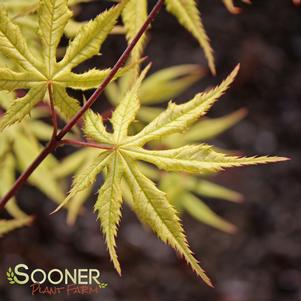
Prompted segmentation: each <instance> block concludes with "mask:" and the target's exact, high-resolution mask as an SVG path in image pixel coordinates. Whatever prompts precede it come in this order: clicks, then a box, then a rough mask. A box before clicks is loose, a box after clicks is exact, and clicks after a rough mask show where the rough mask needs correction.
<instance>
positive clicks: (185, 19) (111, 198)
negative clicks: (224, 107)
mask: <svg viewBox="0 0 301 301" xmlns="http://www.w3.org/2000/svg"><path fill="white" fill-rule="evenodd" d="M2 2H6V3H4V5H3V3H2V6H1V7H0V52H1V54H2V55H3V56H5V58H6V59H5V60H3V59H1V60H0V91H8V92H9V93H7V94H6V96H5V97H4V96H3V95H2V94H1V95H2V96H3V99H4V100H3V101H2V102H1V106H2V107H3V108H4V111H5V113H4V115H3V116H1V118H0V131H1V134H0V135H1V137H0V139H1V146H0V159H1V160H0V162H1V164H2V165H3V166H1V169H0V170H1V172H3V175H1V177H3V178H4V179H5V180H4V182H3V183H5V184H4V185H2V186H1V189H0V194H1V196H3V195H4V194H5V192H6V191H7V190H8V189H9V187H10V186H12V183H13V182H14V181H15V173H16V170H18V171H23V170H25V169H26V167H27V166H28V165H29V164H30V162H31V161H32V160H33V159H34V157H35V156H36V155H37V154H38V153H39V151H40V150H41V148H42V146H41V143H40V142H39V141H41V140H42V141H43V140H45V138H46V139H49V138H50V136H51V135H52V131H51V130H50V128H49V126H48V125H47V124H45V123H43V122H41V121H40V120H39V118H40V117H41V111H40V108H39V107H37V105H38V104H39V103H40V102H42V101H44V102H46V103H47V104H48V105H49V104H50V105H52V104H53V105H54V107H55V109H56V110H57V111H58V112H59V113H60V114H61V116H62V117H63V119H65V120H68V119H70V118H71V117H72V116H74V115H75V114H76V113H77V112H78V111H79V110H80V108H81V105H80V102H79V101H78V100H77V99H75V98H73V97H71V96H70V95H69V94H68V93H67V89H68V88H71V89H76V90H81V91H84V90H88V89H92V88H95V87H97V86H98V85H99V84H100V83H101V82H102V81H103V79H104V78H105V77H106V76H107V75H108V74H109V72H110V69H106V70H99V69H91V70H88V71H86V72H84V73H82V74H78V73H75V72H74V68H76V67H77V66H78V65H80V64H81V63H82V62H84V61H86V60H87V59H89V58H91V57H93V56H95V55H98V54H99V51H100V47H101V46H102V44H103V42H104V41H105V40H106V38H107V37H108V35H109V34H110V33H111V32H112V31H113V30H114V28H115V26H116V24H117V20H118V18H119V17H120V16H121V17H122V19H123V22H124V26H125V30H126V37H127V39H128V41H130V40H131V39H132V38H133V36H134V35H135V33H136V32H137V31H138V29H139V28H140V27H141V25H142V24H143V23H144V21H145V19H146V15H147V1H146V0H139V1H137V0H121V1H119V3H118V4H116V5H114V6H113V7H112V8H111V9H109V10H107V11H104V12H102V13H101V14H100V15H98V16H97V17H96V18H95V19H94V20H92V21H89V22H87V23H85V24H83V25H80V26H78V29H77V30H76V31H78V32H77V34H76V35H75V36H74V38H72V39H70V43H69V45H68V47H67V48H66V53H65V54H64V55H63V57H62V59H60V60H59V59H58V47H59V43H60V41H61V38H62V36H63V34H64V33H66V28H67V26H68V24H69V22H70V19H71V16H72V13H71V11H70V9H69V7H68V3H69V4H71V3H70V2H71V1H69V2H68V1H67V0H40V1H39V2H37V1H36V0H31V1H28V2H24V3H27V5H28V4H29V3H32V8H31V9H32V11H34V12H36V16H37V17H38V24H39V26H38V28H39V31H38V32H37V33H33V34H32V36H26V35H25V37H27V38H26V39H25V38H24V34H23V33H22V30H21V28H20V26H19V25H17V24H16V23H17V22H16V21H15V20H12V19H11V17H10V9H11V8H10V7H13V3H15V2H16V1H15V0H12V1H11V2H8V1H3V0H2ZM77 2H82V1H76V0H75V1H73V4H76V3H77ZM19 3H23V2H22V1H21V2H19ZM224 3H225V4H226V5H227V7H228V8H230V9H232V10H233V2H232V1H224ZM165 4H166V8H167V10H168V11H170V12H171V13H172V14H174V15H175V16H176V17H177V18H178V20H179V22H180V23H181V24H182V25H183V26H184V27H185V28H186V29H187V30H189V31H190V32H191V33H192V35H193V36H194V37H195V38H196V39H197V40H198V41H199V43H200V45H201V46H202V47H203V49H204V52H205V55H206V57H207V60H208V63H209V67H210V69H211V71H212V73H215V64H214V59H213V54H212V49H211V47H210V44H209V40H208V37H207V35H206V32H205V30H204V27H203V24H202V21H201V18H200V14H199V11H198V9H197V5H196V1H194V0H185V1H184V0H166V1H165ZM24 5H25V7H27V8H28V6H26V4H24ZM30 5H31V4H30ZM19 8H20V7H19ZM25 15H27V16H28V14H25ZM20 24H21V23H20ZM21 25H22V24H21ZM33 39H34V40H37V41H38V43H39V44H40V45H41V47H40V51H37V48H35V47H34V46H31V45H32V43H31V42H32V40H33ZM145 43H146V38H145V37H144V38H143V39H142V40H140V41H139V43H138V45H137V47H135V48H134V51H133V53H132V57H131V59H130V61H129V63H128V66H127V67H126V68H123V69H122V70H121V71H119V72H118V74H117V75H116V76H115V78H114V79H116V78H117V77H120V76H123V78H122V80H120V81H119V82H118V84H114V83H113V84H112V85H111V86H110V88H109V89H108V90H107V95H108V96H109V98H110V99H111V101H112V103H113V104H114V105H115V107H116V108H115V110H114V112H113V113H112V116H111V118H110V119H109V120H108V121H107V120H103V118H102V116H101V115H100V114H98V113H95V112H93V111H92V110H89V111H88V112H86V114H85V117H84V122H83V132H84V135H85V137H86V139H87V140H88V141H89V140H91V142H93V143H94V144H93V145H94V146H95V144H97V146H98V148H89V149H83V150H80V151H78V152H76V153H75V154H74V155H72V156H70V157H68V158H67V159H65V160H64V162H63V164H60V163H58V160H57V159H56V158H55V157H53V156H49V157H48V158H47V159H46V160H45V161H44V162H43V164H41V165H40V166H39V168H38V169H37V170H36V171H35V173H34V174H33V175H32V176H31V178H30V183H31V184H33V185H34V186H36V187H38V188H39V189H40V190H41V191H43V192H44V193H45V194H46V195H47V196H49V198H51V199H53V200H54V201H56V202H58V203H59V204H60V205H59V207H58V208H57V210H59V209H60V208H62V207H64V206H67V207H68V212H69V217H68V218H69V222H74V221H75V218H76V216H77V214H78V213H79V212H80V210H81V208H82V205H83V203H84V201H85V200H86V198H87V197H88V195H89V194H90V192H91V191H92V187H93V184H94V183H95V181H96V179H97V177H98V176H99V175H101V176H102V178H103V183H102V185H101V186H100V187H99V190H98V197H97V200H96V202H95V212H96V214H97V216H98V219H99V221H100V225H101V229H102V232H103V234H104V236H105V239H106V243H107V246H108V250H109V253H110V257H111V260H112V261H113V264H114V267H115V269H116V270H117V272H118V273H121V266H120V263H119V260H118V256H117V251H116V237H117V232H118V225H119V223H120V219H121V213H122V205H123V203H124V202H126V203H127V204H128V205H129V207H130V208H132V210H133V211H134V212H135V213H136V215H137V216H138V218H139V219H140V220H141V222H142V223H143V224H145V225H147V226H149V227H150V228H151V229H152V230H153V232H154V233H156V235H157V236H158V237H159V238H160V239H161V240H162V241H163V242H165V243H167V244H169V245H170V246H171V247H172V248H174V249H175V250H176V251H177V252H178V253H179V254H180V255H181V256H182V257H183V258H184V259H185V260H186V261H187V263H188V264H189V265H190V266H191V268H192V269H193V270H194V271H195V272H196V274H197V275H198V276H200V277H201V278H202V279H203V280H204V281H205V282H206V283H207V284H208V285H212V284H211V281H210V279H209V278H208V277H207V275H206V274H205V272H204V270H203V269H202V268H201V266H200V265H199V263H198V261H197V259H196V258H195V257H194V255H193V253H192V251H191V250H190V247H189V245H188V242H187V239H186V235H185V232H184V229H183V226H182V224H181V221H180V218H179V212H178V211H181V210H183V209H184V210H186V211H187V212H190V214H191V215H193V216H194V217H195V218H197V219H199V220H201V221H203V222H205V223H207V224H209V225H211V226H214V227H217V228H219V229H223V230H225V231H228V232H233V230H234V228H233V225H231V224H229V223H228V222H226V221H224V220H223V219H221V218H220V217H218V216H217V215H216V214H215V213H214V212H212V211H211V209H210V208H209V207H208V206H206V205H205V203H203V202H201V200H199V199H198V198H197V197H196V195H200V196H205V197H206V196H207V197H215V198H222V199H226V200H229V201H238V200H239V199H240V195H238V194H237V193H235V192H233V191H230V190H227V189H225V188H223V187H220V186H218V185H216V184H213V183H211V182H209V181H208V180H204V179H203V178H202V179H200V178H198V177H199V176H201V177H205V176H206V177H207V176H208V175H212V174H215V173H218V172H220V171H223V170H224V169H227V168H232V167H239V166H244V165H256V164H265V163H272V162H279V161H283V160H286V158H281V157H267V156H263V157H238V156H235V155H231V154H227V153H225V152H223V151H220V150H217V149H215V148H214V147H212V146H210V145H208V144H205V143H203V142H202V141H203V140H207V139H210V138H211V137H213V136H215V135H217V134H219V133H221V132H222V131H224V130H225V129H227V128H228V127H230V126H231V125H233V124H234V123H236V122H237V121H238V120H240V119H241V118H242V116H243V115H244V112H243V111H238V112H235V113H233V114H232V115H229V116H226V117H223V118H220V119H212V120H210V119H201V118H202V117H203V116H204V115H206V113H207V112H208V110H209V109H210V108H211V107H212V106H213V105H214V104H215V102H216V101H217V100H218V99H219V98H220V97H221V96H222V95H223V94H224V93H225V91H226V90H227V89H228V88H229V86H230V85H231V83H232V82H233V80H234V79H235V77H236V75H237V72H238V69H239V67H238V66H237V67H236V68H235V69H234V70H233V71H232V72H231V74H230V75H229V76H228V77H227V78H226V79H225V80H224V81H223V82H222V83H221V84H220V85H218V86H217V87H215V88H213V89H210V90H207V91H205V92H201V93H198V94H196V95H195V96H194V97H193V98H192V99H190V100H188V101H186V102H183V103H181V104H176V103H174V102H172V101H170V102H169V104H168V107H167V108H166V109H162V108H161V107H158V106H157V105H158V104H162V103H163V102H165V101H167V100H170V99H171V98H173V97H174V96H176V95H177V94H179V93H181V92H183V91H184V90H185V89H186V88H187V87H189V86H190V85H191V84H193V83H194V82H195V81H197V80H198V79H199V78H200V77H201V76H202V75H203V71H202V70H201V69H200V68H198V67H195V66H187V65H186V66H177V67H173V68H171V69H167V70H163V71H160V72H158V73H156V74H153V75H151V76H150V77H149V78H146V79H145V77H146V75H147V72H148V70H149V68H150V66H148V67H146V68H145V69H144V70H143V71H142V72H140V66H141V57H142V54H143V50H144V46H145ZM34 49H35V50H34ZM129 69H131V70H130V72H129V73H128V74H127V75H126V76H124V75H125V73H126V72H127V71H129ZM20 91H23V92H24V93H25V95H24V96H22V97H19V98H18V97H15V95H14V93H13V92H20ZM1 93H2V92H1ZM1 95H0V96H1ZM141 105H142V106H141ZM28 115H30V116H31V118H27V116H28ZM137 120H138V121H137ZM183 132H186V134H185V136H183ZM179 141H180V142H179ZM82 142H83V141H82ZM84 142H86V141H84ZM200 142H201V143H200ZM82 144H83V143H82ZM85 145H88V144H87V143H86V144H85ZM90 146H92V144H90ZM101 148H102V149H101ZM158 170H160V172H158ZM70 173H75V177H74V180H73V184H72V187H71V190H70V192H69V194H68V196H67V197H66V198H65V200H64V201H62V199H63V197H62V196H63V194H62V193H61V192H62V190H61V186H60V185H59V184H58V183H59V182H60V181H61V179H63V178H65V176H67V175H69V174H70ZM41 179H43V181H41ZM175 183H176V184H175ZM157 184H158V185H157ZM174 187H176V188H177V190H176V191H175V190H174ZM171 188H173V189H171ZM6 209H7V210H8V211H9V212H10V213H11V215H12V216H13V217H14V219H13V220H7V221H0V234H1V233H6V232H8V231H10V230H12V229H15V228H17V227H20V226H22V225H25V224H28V223H29V221H30V220H31V218H30V217H28V216H27V215H25V214H24V213H23V212H22V211H21V210H20V209H19V207H18V206H17V205H16V202H14V201H13V202H10V203H9V204H8V206H7V207H6ZM57 210H56V211H57Z"/></svg>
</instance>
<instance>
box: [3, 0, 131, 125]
mask: <svg viewBox="0 0 301 301" xmlns="http://www.w3.org/2000/svg"><path fill="white" fill-rule="evenodd" d="M126 2H127V1H126V0H123V1H121V2H120V4H118V5H116V6H115V7H113V8H111V9H110V10H107V11H105V12H103V13H101V14H100V15H98V17H96V18H95V19H94V20H93V21H90V22H88V23H87V24H86V25H84V26H82V27H81V29H80V31H79V33H78V34H77V35H76V37H75V38H74V39H73V40H72V41H71V43H70V45H69V46H68V47H67V50H66V54H65V56H64V57H63V59H62V60H61V61H59V62H58V61H57V59H56V50H57V47H58V44H59V42H60V40H61V37H62V35H63V33H64V29H65V27H66V24H67V23H68V21H69V19H70V18H71V15H72V14H71V11H70V10H69V9H68V1H67V0H41V1H40V6H39V32H38V35H39V37H40V39H41V42H42V49H41V50H40V52H41V56H34V55H33V54H32V52H31V51H30V48H29V46H28V45H27V42H26V40H25V39H24V37H23V35H22V33H21V31H20V28H19V27H18V26H17V25H16V24H14V23H13V21H12V20H10V19H9V17H8V14H7V11H6V9H5V7H4V6H1V7H0V52H2V53H3V54H4V55H5V56H6V57H7V58H8V59H10V60H11V61H13V63H14V65H15V66H16V67H15V68H14V70H12V69H9V68H6V67H1V68H0V90H8V91H12V90H16V89H27V90H28V92H27V93H26V95H25V96H24V97H22V98H19V99H17V100H15V101H14V102H12V104H11V106H10V107H9V109H8V110H7V113H6V115H5V116H4V118H3V119H2V120H1V123H0V129H3V128H5V127H7V126H9V125H11V124H13V123H16V122H20V121H22V119H23V118H24V117H25V116H26V115H28V114H29V113H30V112H31V110H32V108H33V107H34V106H35V105H36V104H37V103H38V102H40V101H41V100H43V99H44V96H45V94H46V92H47V89H48V93H50V94H52V95H51V96H49V97H52V98H53V102H54V105H55V107H56V108H57V109H58V110H59V111H60V112H61V113H62V114H63V116H64V117H66V118H70V117H72V116H73V115H74V114H75V113H76V112H77V111H78V110H79V109H80V105H79V102H78V101H77V100H76V99H74V98H72V97H70V96H69V95H68V94H67V92H66V88H73V89H81V90H85V89H91V88H94V87H97V86H98V85H99V84H100V82H101V81H102V80H103V79H104V78H105V76H106V75H107V74H108V72H109V71H110V70H109V69H106V70H103V71H100V70H97V69H92V70H89V71H87V72H85V73H82V74H76V73H74V72H73V71H72V69H73V68H74V67H76V66H77V65H79V64H80V63H82V62H83V61H85V60H87V59H88V58H90V57H92V56H94V55H97V54H98V53H99V48H100V46H101V45H102V43H103V42H104V40H105V39H106V37H107V36H108V34H109V33H110V31H111V30H112V29H113V27H114V25H115V23H116V20H117V19H118V17H119V15H120V13H121V11H122V9H123V7H124V5H125V3H126Z"/></svg>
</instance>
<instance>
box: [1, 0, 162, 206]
mask: <svg viewBox="0 0 301 301" xmlns="http://www.w3.org/2000/svg"><path fill="white" fill-rule="evenodd" d="M163 1H164V0H158V1H157V3H156V5H155V6H154V8H153V9H152V11H151V12H150V14H149V15H148V17H147V19H146V21H145V23H144V24H143V25H142V27H141V29H140V30H139V31H138V33H137V34H136V36H135V37H134V39H133V40H132V41H131V43H130V44H129V45H128V46H127V48H126V49H125V50H124V52H123V54H122V55H121V57H120V58H119V60H118V61H117V62H116V64H115V65H114V67H113V68H112V70H111V72H110V73H109V75H108V76H107V77H106V78H105V79H104V81H103V82H102V83H101V84H100V86H99V87H98V88H97V90H96V91H95V92H94V93H93V95H92V96H91V97H90V98H89V100H88V101H87V102H86V103H85V104H84V105H83V107H82V108H81V109H80V110H79V111H78V112H77V113H76V115H75V116H74V117H73V118H72V119H71V120H70V121H69V122H68V123H67V124H66V125H65V127H64V128H63V129H62V130H61V131H60V132H59V133H58V134H57V135H56V136H53V137H52V139H51V140H50V142H49V144H48V145H47V146H46V147H45V149H44V150H43V151H42V152H41V153H40V155H39V156H38V157H37V158H36V159H35V160H34V162H33V163H32V164H31V165H30V166H29V167H28V168H27V169H26V170H25V171H24V172H23V173H22V174H21V175H20V177H19V178H18V179H17V181H16V182H15V184H14V186H13V187H12V188H11V189H10V190H9V191H8V192H7V193H6V195H5V196H4V197H3V199H2V200H1V202H0V210H2V209H3V208H4V207H5V205H6V204H7V202H8V201H9V200H10V198H12V197H13V196H14V195H15V194H16V193H17V192H18V190H19V189H20V188H21V186H22V185H23V184H24V183H25V182H26V181H27V180H28V178H29V177H30V175H31V174H32V173H33V172H34V171H35V169H36V168H37V167H38V166H39V165H40V164H41V163H42V162H43V161H44V159H45V158H46V157H47V156H48V155H49V154H50V153H51V152H53V151H54V150H55V149H56V148H57V147H58V146H59V145H60V144H61V140H62V139H63V138H64V136H65V135H66V134H67V133H68V132H69V131H70V130H71V129H72V128H73V126H74V125H75V124H76V123H77V122H78V121H79V120H80V119H81V118H82V117H83V115H84V114H85V112H86V111H87V110H88V109H89V108H90V107H91V106H92V105H93V103H94V102H95V101H96V100H97V99H98V97H99V96H100V95H101V94H102V93H103V91H104V89H105V88H106V87H107V85H108V84H109V83H110V81H111V80H112V79H113V78H114V76H115V75H116V73H117V72H118V70H119V69H120V68H121V67H122V66H123V65H124V63H125V62H126V60H127V59H128V57H129V56H130V54H131V52H132V50H133V48H134V47H135V46H136V44H137V43H138V41H139V39H140V38H141V37H142V35H143V34H144V33H145V32H146V30H147V28H148V26H149V25H150V24H151V22H152V21H153V20H154V18H155V17H156V16H157V15H158V13H159V11H160V9H161V7H162V5H163Z"/></svg>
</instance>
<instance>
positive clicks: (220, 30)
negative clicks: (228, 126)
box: [0, 0, 301, 301]
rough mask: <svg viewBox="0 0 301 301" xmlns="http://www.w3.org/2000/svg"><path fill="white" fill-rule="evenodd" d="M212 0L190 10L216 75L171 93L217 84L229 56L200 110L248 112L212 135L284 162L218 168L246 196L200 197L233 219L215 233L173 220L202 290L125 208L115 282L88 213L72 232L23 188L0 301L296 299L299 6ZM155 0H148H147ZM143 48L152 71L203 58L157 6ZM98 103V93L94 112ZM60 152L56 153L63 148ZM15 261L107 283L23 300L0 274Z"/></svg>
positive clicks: (284, 1)
mask: <svg viewBox="0 0 301 301" xmlns="http://www.w3.org/2000/svg"><path fill="white" fill-rule="evenodd" d="M221 2H222V1H220V0H200V1H199V4H200V9H201V11H202V16H203V20H204V23H205V25H206V29H207V32H208V34H209V36H210V37H211V41H212V45H213V48H214V49H215V56H216V61H217V70H218V76H217V78H213V77H211V76H210V75H209V74H208V76H207V77H206V78H204V79H203V80H202V81H200V83H199V84H197V85H195V86H194V87H193V88H192V89H191V90H190V91H188V92H187V93H186V95H184V96H182V97H181V98H180V100H185V99H188V97H190V96H192V95H193V94H194V93H196V92H198V91H199V90H201V89H204V88H205V87H207V86H208V85H213V84H215V83H217V82H218V81H219V80H220V79H221V78H223V77H224V76H225V75H226V74H227V73H229V72H230V70H231V69H232V68H233V67H234V66H235V65H236V64H237V63H238V62H240V63H241V65H242V68H241V72H240V75H239V78H238V80H237V81H236V82H235V84H234V86H233V87H232V88H231V89H230V91H229V92H228V93H227V94H226V95H225V96H224V97H223V98H222V100H221V101H220V102H219V103H218V104H217V105H216V106H215V108H214V109H213V110H211V111H210V113H209V116H211V117H217V116H222V115H223V114H226V113H230V112H232V111H233V110H235V109H238V108H241V107H245V108H247V109H248V112H249V114H248V116H247V117H246V118H245V120H244V121H242V122H241V123H240V124H239V125H237V126H236V127H235V128H233V129H232V130H230V131H229V132H227V133H226V134H224V135H223V136H221V137H220V138H219V139H218V140H216V141H213V143H214V144H215V145H218V146H222V147H225V148H229V149H237V150H239V151H241V152H242V153H246V154H277V155H282V156H288V157H291V158H292V160H291V161H290V162H288V163H287V162H285V163H282V164H278V165H273V166H259V167H249V168H244V169H235V170H231V171H230V172H226V173H224V174H222V175H220V176H219V177H218V178H216V181H217V182H219V183H221V184H225V185H227V186H228V187H229V188H233V189H236V190H238V191H240V192H241V193H243V194H244V195H245V200H246V202H245V203H244V204H242V205H235V204H229V203H227V202H222V201H216V200H209V201H208V204H210V206H211V207H212V208H214V209H215V210H216V211H217V212H218V213H220V214H221V215H222V216H224V217H226V218H227V219H229V220H230V221H232V222H233V223H234V224H236V225H237V226H238V227H239V232H238V233H237V234H236V235H232V236H231V235H226V234H223V233H221V232H218V231H216V230H214V229H211V228H209V227H207V226H204V225H201V224H199V223H197V222H195V221H194V220H192V219H191V218H190V217H189V216H186V215H184V216H183V223H184V226H185V228H186V230H187V234H188V237H189V241H190V243H191V246H192V249H193V250H194V251H195V253H196V255H197V257H198V258H200V259H201V264H202V265H203V267H204V268H205V269H206V270H207V272H208V273H209V275H210V276H211V277H212V278H213V279H214V282H215V284H216V288H215V289H210V288H207V287H206V286H205V285H204V284H203V283H202V282H201V281H200V280H199V279H197V278H196V277H195V276H194V274H193V272H191V271H190V269H189V267H187V266H186V265H185V263H184V262H183V261H182V260H180V259H178V258H177V256H176V255H175V253H174V252H173V251H172V250H171V249H170V248H169V247H166V246H164V245H163V244H162V243H161V242H160V241H159V240H157V238H156V237H155V236H154V235H153V234H152V233H151V232H150V231H148V230H147V229H143V227H142V226H141V225H140V224H139V223H138V221H137V220H136V218H135V216H134V215H133V214H132V213H131V212H130V211H129V210H128V208H124V210H123V221H122V223H121V226H120V232H119V238H118V249H119V257H120V260H121V263H122V267H123V276H122V278H120V277H119V276H118V275H117V274H116V273H115V271H114V270H113V266H112V265H111V263H110V261H109V259H108V255H107V251H106V247H105V245H104V241H103V238H102V235H101V234H100V231H99V226H98V222H96V217H95V215H94V214H93V213H92V206H93V198H91V200H90V202H89V203H88V205H87V208H88V210H87V212H86V214H85V215H84V216H82V217H81V218H80V219H79V221H78V223H77V225H76V226H75V227H74V228H69V227H68V226H66V225H65V213H64V212H60V213H59V214H57V215H54V216H51V217H50V216H48V214H49V212H50V211H51V210H52V209H53V208H54V205H53V203H51V202H50V201H48V200H46V199H45V197H44V196H43V195H42V194H41V193H39V192H38V191H36V190H35V189H33V188H31V187H29V186H26V187H24V188H23V190H22V193H21V194H19V196H18V197H19V200H20V203H21V206H22V208H24V209H25V210H27V212H31V213H33V214H35V215H36V217H37V218H36V222H35V224H34V225H33V226H32V227H30V228H26V229H21V230H18V231H15V232H13V233H11V234H10V235H7V236H6V237H5V238H3V239H1V241H0V244H1V245H0V246H1V248H0V258H1V263H0V270H1V278H0V300H1V301H16V300H22V301H31V300H48V299H50V300H54V301H55V300H69V299H70V300H71V299H72V301H87V300H89V301H90V300H91V301H96V300H97V301H99V300H105V301H116V300H123V301H141V300H143V301H159V300H160V301H174V300H177V301H188V300H189V301H201V300H202V301H280V300H281V301H286V300H287V301H297V300H301V270H300V266H301V235H300V234H301V221H300V217H301V206H300V190H301V186H300V178H301V162H300V160H301V156H300V155H301V153H300V149H301V139H300V137H301V122H300V119H301V84H300V81H301V18H300V17H301V8H296V7H294V6H293V5H292V3H291V2H290V1H289V0H254V1H253V5H251V6H247V5H246V6H243V13H242V14H240V15H231V14H229V13H228V12H227V10H226V9H225V8H224V6H223V5H222V3H221ZM153 4H154V1H150V5H153ZM106 6H108V3H107V2H106V1H96V2H95V3H90V4H85V5H83V8H84V10H83V11H82V14H81V16H80V17H81V18H82V19H87V18H90V17H94V16H95V15H96V14H97V13H98V12H100V11H101V10H102V9H103V8H104V7H106ZM124 46H125V43H124V41H123V38H122V37H112V38H110V40H109V41H107V42H106V43H105V46H104V47H103V49H102V53H103V56H102V57H99V58H97V59H96V60H94V61H93V62H94V63H95V62H96V63H97V64H101V66H111V65H112V64H113V63H114V62H115V61H116V59H117V58H118V55H120V53H121V52H122V49H123V48H124ZM147 55H148V56H149V59H150V60H151V61H152V62H153V70H158V69H160V68H162V67H168V66H171V65H176V64H184V63H195V64H203V65H204V66H205V65H206V63H205V61H204V59H203V54H202V51H201V50H200V49H199V46H198V45H197V43H196V42H195V41H194V40H193V38H192V37H191V36H190V35H189V33H187V32H186V31H185V30H183V29H182V27H180V26H179V25H178V23H177V21H176V20H175V19H174V18H173V17H172V16H171V15H169V14H167V13H166V11H165V10H164V9H163V11H162V12H161V13H160V16H159V17H158V18H157V19H156V21H155V22H154V24H153V27H152V33H151V36H150V44H149V46H148V48H147ZM105 106H106V104H105V99H104V98H103V101H100V103H99V105H98V109H99V110H102V109H104V108H105ZM59 155H62V151H61V153H60V154H59ZM20 262H24V263H26V264H28V265H29V266H32V267H42V268H44V269H46V270H47V269H51V268H54V267H59V268H62V269H64V268H74V267H81V268H88V267H93V268H100V269H101V270H102V271H103V281H105V282H107V283H108V285H109V286H108V288H106V289H105V290H103V291H102V292H101V294H100V295H96V296H90V297H70V298H69V299H68V298H67V297H44V296H35V297H32V296H31V295H30V294H31V292H30V289H29V288H27V287H16V286H13V287H9V286H8V284H6V281H2V279H3V273H4V271H5V270H6V269H7V267H8V266H10V265H14V264H17V263H20Z"/></svg>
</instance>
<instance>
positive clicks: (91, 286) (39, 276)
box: [6, 264, 108, 296]
mask: <svg viewBox="0 0 301 301" xmlns="http://www.w3.org/2000/svg"><path fill="white" fill-rule="evenodd" d="M6 277H7V280H8V282H9V284H11V285H23V286H26V285H28V286H29V287H30V289H31V293H32V295H37V294H42V295H47V296H53V295H60V294H66V295H68V296H69V295H92V294H98V293H100V291H101V289H104V288H106V287H107V286H108V285H107V283H104V282H102V281H101V272H100V271H99V270H98V269H64V270H61V269H52V270H49V271H45V270H44V269H41V268H36V269H33V270H32V269H30V268H29V267H28V266H27V265H26V264H18V265H16V266H15V267H14V268H12V267H9V268H8V270H7V272H6Z"/></svg>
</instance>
